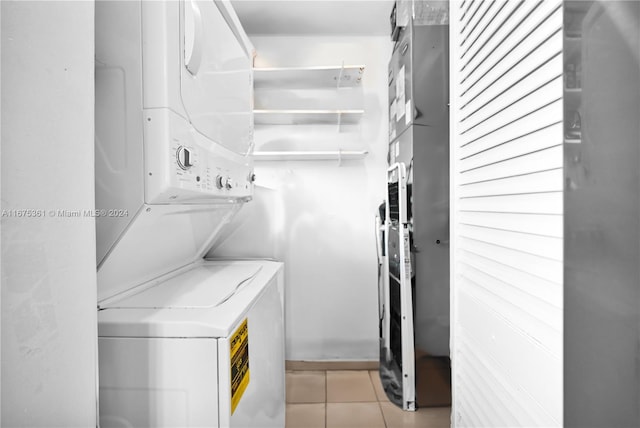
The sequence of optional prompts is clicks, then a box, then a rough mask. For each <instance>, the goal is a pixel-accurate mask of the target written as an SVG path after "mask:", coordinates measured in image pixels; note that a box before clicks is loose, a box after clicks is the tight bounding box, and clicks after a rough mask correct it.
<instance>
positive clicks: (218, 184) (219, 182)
mask: <svg viewBox="0 0 640 428" xmlns="http://www.w3.org/2000/svg"><path fill="white" fill-rule="evenodd" d="M216 187H217V188H218V189H222V188H223V187H224V181H223V179H222V176H221V175H218V176H217V177H216Z"/></svg>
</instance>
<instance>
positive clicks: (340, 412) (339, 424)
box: [327, 403, 385, 428]
mask: <svg viewBox="0 0 640 428" xmlns="http://www.w3.org/2000/svg"><path fill="white" fill-rule="evenodd" d="M384 426H385V425H384V418H383V417H382V411H381V410H380V403H327V428H384Z"/></svg>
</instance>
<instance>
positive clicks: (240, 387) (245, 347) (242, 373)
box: [229, 318, 249, 414]
mask: <svg viewBox="0 0 640 428" xmlns="http://www.w3.org/2000/svg"><path fill="white" fill-rule="evenodd" d="M229 348H230V349H229V351H230V354H231V414H233V412H234V411H235V410H236V407H238V403H239V402H240V398H242V394H243V393H244V391H245V389H247V386H248V385H249V326H248V325H247V319H246V318H245V319H244V321H243V322H242V324H240V327H238V329H237V330H236V331H235V333H233V335H232V336H231V341H230V342H229Z"/></svg>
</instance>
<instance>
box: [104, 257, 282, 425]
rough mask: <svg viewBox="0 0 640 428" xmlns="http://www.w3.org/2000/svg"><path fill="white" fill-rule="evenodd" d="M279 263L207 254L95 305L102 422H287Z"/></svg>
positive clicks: (280, 266) (155, 423) (176, 423)
mask: <svg viewBox="0 0 640 428" xmlns="http://www.w3.org/2000/svg"><path fill="white" fill-rule="evenodd" d="M281 268H282V264H281V263H277V262H271V261H231V262H229V261H204V262H200V263H197V264H195V265H194V266H190V267H189V268H188V269H186V270H185V271H184V272H181V273H179V274H177V275H175V276H172V277H171V278H169V279H166V280H164V281H161V282H159V283H156V284H152V285H150V286H149V287H148V288H145V287H143V288H142V289H141V290H140V291H139V292H138V293H136V294H133V295H131V296H128V297H126V298H123V299H121V300H117V301H113V302H111V303H109V304H108V305H106V306H105V307H104V308H102V309H101V310H100V312H99V313H98V318H99V346H100V359H101V362H100V422H101V426H102V427H122V428H124V427H158V428H159V427H237V428H247V427H259V428H266V427H280V428H282V427H284V424H285V422H284V418H285V415H284V405H283V403H284V394H285V384H284V358H285V357H284V335H283V331H284V330H283V311H282V308H283V295H282V280H281V279H282V271H281Z"/></svg>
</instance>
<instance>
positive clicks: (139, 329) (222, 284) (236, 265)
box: [98, 260, 282, 338]
mask: <svg viewBox="0 0 640 428" xmlns="http://www.w3.org/2000/svg"><path fill="white" fill-rule="evenodd" d="M281 269H282V263H278V262H272V261H262V260H256V261H254V260H251V261H205V262H203V263H201V264H198V265H196V266H195V267H193V268H192V269H189V270H188V271H186V272H184V273H182V274H179V275H177V276H175V277H173V278H170V279H167V280H166V281H163V282H161V283H159V284H157V285H155V286H153V287H150V288H147V289H145V290H143V291H141V292H139V293H137V294H134V295H131V296H129V297H125V298H123V299H121V300H117V301H114V302H112V303H109V304H108V305H106V306H102V307H101V310H100V311H98V335H99V336H100V337H103V338H106V337H149V338H152V337H155V338H219V337H228V336H229V334H231V332H232V331H233V330H234V328H237V326H238V323H240V322H241V321H242V320H243V319H244V318H245V317H247V314H248V313H249V311H250V310H251V308H252V307H254V305H255V304H256V302H257V301H258V299H260V298H261V296H263V295H265V293H267V290H270V291H269V293H270V294H269V295H271V294H273V295H279V290H280V288H279V286H278V281H279V279H278V278H280V275H279V272H280V271H281ZM274 293H275V294H274ZM272 297H273V296H272ZM270 302H271V303H269V305H271V304H277V305H282V300H281V299H279V300H277V301H274V300H273V299H271V300H270Z"/></svg>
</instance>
